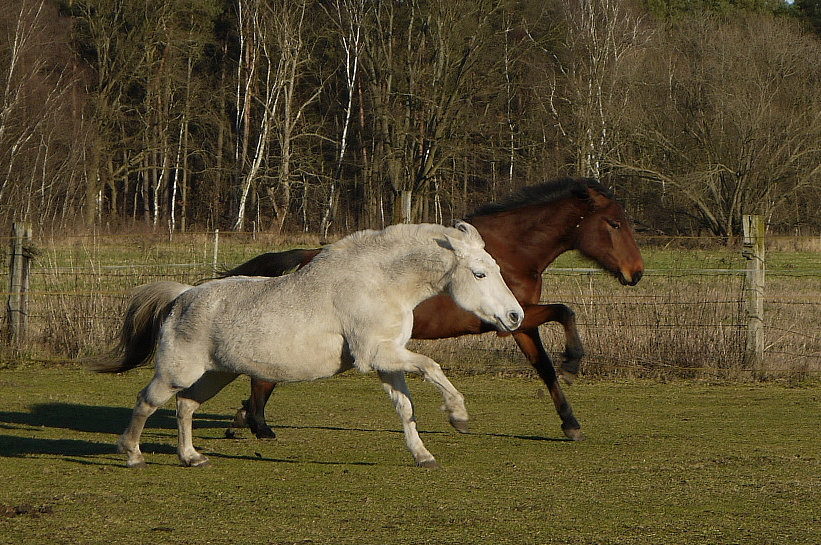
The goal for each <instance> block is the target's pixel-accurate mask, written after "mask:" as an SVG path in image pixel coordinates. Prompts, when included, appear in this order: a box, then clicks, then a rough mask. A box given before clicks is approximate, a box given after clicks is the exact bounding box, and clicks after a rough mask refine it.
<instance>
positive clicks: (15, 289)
mask: <svg viewBox="0 0 821 545" xmlns="http://www.w3.org/2000/svg"><path fill="white" fill-rule="evenodd" d="M31 255H32V254H31V225H29V224H26V223H14V224H12V227H11V260H10V262H9V298H8V302H7V304H6V310H7V313H8V314H7V315H8V340H9V344H11V345H12V346H14V345H17V344H19V343H20V342H21V341H22V340H23V339H24V338H25V336H26V316H27V315H28V301H27V299H26V293H27V292H28V289H29V271H30V270H31Z"/></svg>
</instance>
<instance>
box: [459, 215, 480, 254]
mask: <svg viewBox="0 0 821 545" xmlns="http://www.w3.org/2000/svg"><path fill="white" fill-rule="evenodd" d="M454 227H456V229H458V230H459V231H462V232H463V233H464V234H465V241H466V242H469V243H471V245H473V246H477V247H479V248H484V247H485V241H484V240H483V239H482V235H480V234H479V231H478V230H477V229H476V227H474V226H473V225H471V224H469V223H468V222H466V221H462V220H456V223H455V224H454Z"/></svg>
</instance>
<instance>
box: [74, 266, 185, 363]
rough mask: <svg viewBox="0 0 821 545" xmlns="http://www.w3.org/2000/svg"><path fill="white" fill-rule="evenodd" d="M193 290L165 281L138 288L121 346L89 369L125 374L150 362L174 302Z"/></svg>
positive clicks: (128, 313)
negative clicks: (181, 295)
mask: <svg viewBox="0 0 821 545" xmlns="http://www.w3.org/2000/svg"><path fill="white" fill-rule="evenodd" d="M190 287H191V286H189V285H186V284H180V283H179V282H171V281H162V282H153V283H151V284H145V285H144V286H140V287H139V288H137V289H136V290H135V291H134V294H133V295H132V296H131V302H130V303H129V304H128V308H127V309H126V311H125V318H124V319H123V325H122V327H121V328H120V338H119V341H118V343H117V346H115V347H114V348H113V349H112V350H111V352H109V353H108V354H105V355H103V356H99V357H97V358H94V359H91V360H88V361H87V365H88V368H89V369H90V370H92V371H96V372H97V373H121V372H124V371H128V370H129V369H133V368H135V367H138V366H140V365H145V364H146V363H148V361H149V360H150V359H151V356H153V355H154V349H155V347H156V345H157V336H158V334H159V332H160V326H161V325H162V323H163V321H165V319H166V318H167V317H168V314H169V313H170V312H171V307H172V306H173V303H174V300H175V299H176V298H177V297H179V295H180V294H181V293H182V292H184V291H185V290H187V289H189V288H190Z"/></svg>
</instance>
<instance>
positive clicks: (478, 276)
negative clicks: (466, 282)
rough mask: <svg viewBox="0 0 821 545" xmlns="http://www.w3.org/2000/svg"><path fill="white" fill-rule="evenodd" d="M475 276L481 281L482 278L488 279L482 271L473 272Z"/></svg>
mask: <svg viewBox="0 0 821 545" xmlns="http://www.w3.org/2000/svg"><path fill="white" fill-rule="evenodd" d="M473 276H475V277H476V278H478V279H479V280H481V279H482V278H484V277H486V276H487V275H486V274H485V273H483V272H481V271H473Z"/></svg>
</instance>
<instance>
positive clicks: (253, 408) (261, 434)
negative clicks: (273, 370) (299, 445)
mask: <svg viewBox="0 0 821 545" xmlns="http://www.w3.org/2000/svg"><path fill="white" fill-rule="evenodd" d="M274 387H276V383H275V382H265V381H264V380H257V379H253V378H252V379H251V396H250V397H249V398H248V400H247V401H243V402H242V408H240V409H239V410H238V411H237V414H236V415H235V416H234V422H233V423H231V427H230V428H228V429H227V430H225V435H226V437H228V438H229V439H230V438H234V437H236V436H237V429H239V428H245V427H248V428H251V432H252V433H253V434H254V435H256V436H257V438H258V439H276V438H277V434H276V433H274V430H272V429H271V427H270V426H268V423H267V422H265V404H266V403H268V398H270V397H271V394H272V393H273V391H274Z"/></svg>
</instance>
